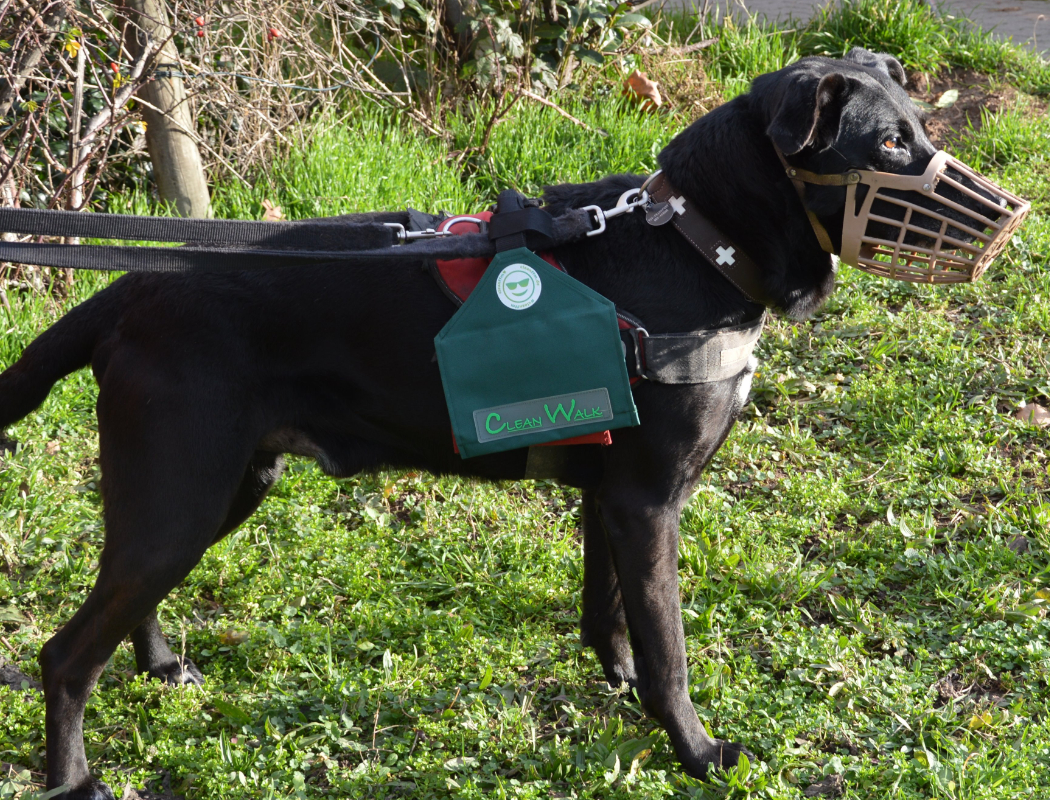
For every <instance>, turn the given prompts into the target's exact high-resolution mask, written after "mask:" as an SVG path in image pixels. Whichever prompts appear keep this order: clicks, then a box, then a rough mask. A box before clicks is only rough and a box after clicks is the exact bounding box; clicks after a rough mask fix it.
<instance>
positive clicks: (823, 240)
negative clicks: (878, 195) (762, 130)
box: [773, 144, 856, 253]
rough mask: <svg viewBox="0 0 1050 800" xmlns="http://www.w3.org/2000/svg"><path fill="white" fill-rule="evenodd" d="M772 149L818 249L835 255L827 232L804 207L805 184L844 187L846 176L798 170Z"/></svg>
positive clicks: (822, 224) (817, 219)
mask: <svg viewBox="0 0 1050 800" xmlns="http://www.w3.org/2000/svg"><path fill="white" fill-rule="evenodd" d="M773 149H774V150H775V151H776V153H777V158H779V159H780V163H781V164H783V165H784V171H785V172H786V173H787V176H788V179H789V180H790V181H791V184H792V185H793V186H794V187H795V191H796V192H798V199H799V200H801V201H802V208H803V209H804V210H805V212H806V216H807V217H809V224H810V225H811V226H812V228H813V233H815V234H816V236H817V241H818V242H820V249H821V250H823V251H824V252H825V253H835V245H833V244H832V243H831V236H829V235H828V230H827V228H825V227H824V223H823V222H821V221H820V219H819V218H818V217H817V215H816V214H814V213H813V212H812V211H810V210H809V206H807V205H806V184H807V183H815V184H817V185H819V186H846V185H847V181H846V176H845V175H819V174H817V173H816V172H810V171H809V170H805V169H798V168H797V167H793V166H791V165H790V164H789V163H788V162H787V159H786V158H784V153H783V152H781V150H780V148H779V147H777V146H776V144H774V145H773ZM854 183H856V181H854Z"/></svg>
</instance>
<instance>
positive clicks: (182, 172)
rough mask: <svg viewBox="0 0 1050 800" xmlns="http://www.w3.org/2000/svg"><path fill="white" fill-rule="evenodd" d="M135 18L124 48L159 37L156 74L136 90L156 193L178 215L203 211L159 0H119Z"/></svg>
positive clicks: (188, 121) (190, 127)
mask: <svg viewBox="0 0 1050 800" xmlns="http://www.w3.org/2000/svg"><path fill="white" fill-rule="evenodd" d="M124 7H125V8H126V9H127V10H128V11H129V12H131V13H130V14H129V18H130V19H131V21H132V23H134V24H136V25H137V26H138V27H137V29H135V28H133V29H132V30H131V31H130V33H129V35H128V49H129V50H130V51H131V54H132V56H133V57H136V56H137V55H138V54H139V53H140V52H141V51H142V48H143V47H144V45H145V43H146V38H147V37H148V38H149V39H152V40H153V41H155V42H158V43H163V46H162V48H161V51H160V54H159V56H158V57H157V62H156V63H157V65H158V67H159V69H158V72H159V75H158V76H157V77H155V78H154V79H153V80H151V81H149V82H148V83H147V84H146V85H145V86H143V87H142V89H140V90H139V92H138V97H139V99H140V100H142V101H143V102H142V105H143V111H142V115H143V117H144V118H145V120H146V149H147V150H149V156H150V160H151V161H152V162H153V179H154V180H155V181H156V182H157V192H158V193H159V194H160V199H161V200H163V201H164V202H166V203H172V204H174V206H175V208H176V210H177V211H178V213H179V215H180V216H183V217H209V216H211V206H210V203H209V198H208V183H207V180H206V179H205V176H204V166H203V165H202V163H201V154H200V150H198V149H197V143H196V140H195V137H194V133H193V131H194V124H193V116H192V114H191V112H190V107H189V103H187V102H186V89H185V87H184V86H183V85H182V78H179V77H175V76H176V75H178V74H179V72H178V70H179V54H178V51H177V50H176V49H175V43H174V42H173V41H172V40H171V26H170V25H169V23H168V12H167V9H166V8H165V6H164V0H124Z"/></svg>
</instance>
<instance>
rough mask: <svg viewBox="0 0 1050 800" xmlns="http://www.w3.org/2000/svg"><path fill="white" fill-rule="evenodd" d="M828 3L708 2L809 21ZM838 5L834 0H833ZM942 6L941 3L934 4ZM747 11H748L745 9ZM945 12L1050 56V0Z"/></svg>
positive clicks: (952, 7)
mask: <svg viewBox="0 0 1050 800" xmlns="http://www.w3.org/2000/svg"><path fill="white" fill-rule="evenodd" d="M828 2H829V0H708V4H709V7H710V8H711V9H717V10H718V11H719V12H720V13H722V14H724V13H726V11H727V10H728V11H729V13H732V14H734V15H736V16H741V15H744V14H746V13H747V12H750V13H752V14H755V15H756V16H760V17H763V16H764V17H766V18H767V19H769V20H771V21H772V20H779V21H781V22H783V21H786V20H787V19H788V18H791V17H793V18H795V19H798V20H808V19H809V18H810V17H811V16H812V15H813V12H814V11H815V10H816V9H818V8H821V7H822V6H825V5H827V4H828ZM830 2H835V0H830ZM666 3H667V5H668V6H677V7H679V8H703V7H704V0H666ZM934 6H935V7H937V6H941V3H934ZM745 7H746V9H747V11H745V10H744V9H745ZM943 8H944V10H945V12H946V13H954V14H956V15H959V16H964V17H967V18H969V19H972V20H973V21H974V22H975V23H977V24H978V25H980V26H981V27H982V28H984V29H986V30H994V31H995V32H996V33H997V34H999V35H1000V36H1002V37H1003V38H1008V39H1013V41H1014V42H1015V43H1016V44H1020V45H1024V46H1025V47H1028V48H1031V49H1033V50H1038V51H1040V52H1041V53H1043V54H1044V55H1050V0H947V2H945V3H944V4H943Z"/></svg>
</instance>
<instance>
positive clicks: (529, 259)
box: [434, 248, 638, 458]
mask: <svg viewBox="0 0 1050 800" xmlns="http://www.w3.org/2000/svg"><path fill="white" fill-rule="evenodd" d="M434 345H435V347H436V349H437V359H438V366H439V368H440V370H441V382H442V384H443V385H444V388H445V401H446V402H447V403H448V411H449V416H450V417H451V419H452V432H453V434H454V435H455V438H456V445H457V447H458V448H459V452H460V455H461V456H462V457H463V458H473V457H474V456H480V455H485V454H486V453H498V452H502V451H503V450H514V449H516V448H519V447H529V446H531V445H535V444H543V443H544V442H552V441H556V440H558V439H567V438H573V437H576V436H583V435H585V434H588V433H599V432H601V431H606V430H610V429H612V428H623V427H627V426H630V425H637V424H638V410H637V409H636V408H635V406H634V398H633V397H632V396H631V383H630V379H629V377H628V375H627V366H626V364H625V363H624V356H623V344H622V343H621V340H620V333H619V328H618V324H617V320H616V307H615V306H614V305H613V304H612V303H611V302H610V301H609V300H607V299H606V298H604V297H602V296H601V295H600V294H598V293H597V292H595V291H594V290H592V289H590V288H588V287H587V286H584V285H583V284H582V283H580V282H579V281H577V280H574V279H573V278H571V277H569V276H568V275H566V274H565V273H564V272H561V271H559V270H557V269H555V268H554V267H552V266H551V265H550V264H548V263H547V262H546V261H544V260H543V259H542V258H540V257H539V256H537V255H536V254H535V253H533V252H532V251H531V250H528V249H526V248H517V249H515V250H508V251H505V252H502V253H498V254H497V255H496V257H495V258H494V259H493V260H492V263H491V264H489V266H488V269H487V270H486V271H485V274H484V275H483V276H482V278H481V280H480V281H479V282H478V285H477V287H475V289H474V291H473V292H471V294H470V297H468V298H467V301H466V302H465V303H464V304H463V306H462V308H460V309H459V311H457V312H456V314H455V315H454V316H453V317H452V319H451V320H449V322H448V324H447V325H445V327H444V328H442V329H441V332H440V333H439V334H438V335H437V336H436V337H435V338H434Z"/></svg>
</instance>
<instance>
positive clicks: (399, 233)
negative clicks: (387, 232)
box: [383, 222, 453, 244]
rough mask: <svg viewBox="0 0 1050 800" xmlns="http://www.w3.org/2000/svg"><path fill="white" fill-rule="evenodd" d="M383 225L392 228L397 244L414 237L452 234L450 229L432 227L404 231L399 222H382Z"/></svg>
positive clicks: (421, 237)
mask: <svg viewBox="0 0 1050 800" xmlns="http://www.w3.org/2000/svg"><path fill="white" fill-rule="evenodd" d="M383 227H386V228H392V229H393V231H394V236H396V237H397V242H398V244H404V243H405V242H411V241H414V240H415V239H433V238H434V237H436V236H452V235H453V233H452V231H436V230H434V229H433V228H427V229H426V230H425V231H406V230H405V226H404V225H402V224H401V223H400V222H384V223H383Z"/></svg>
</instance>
